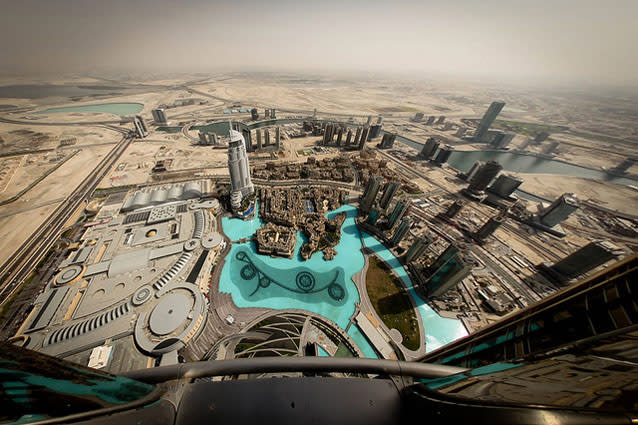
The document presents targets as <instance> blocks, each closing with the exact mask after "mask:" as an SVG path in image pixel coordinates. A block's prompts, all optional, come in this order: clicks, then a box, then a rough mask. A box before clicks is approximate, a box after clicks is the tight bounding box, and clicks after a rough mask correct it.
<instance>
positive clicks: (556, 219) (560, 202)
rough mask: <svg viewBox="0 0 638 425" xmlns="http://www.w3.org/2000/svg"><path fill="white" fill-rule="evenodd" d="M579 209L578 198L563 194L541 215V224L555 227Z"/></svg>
mask: <svg viewBox="0 0 638 425" xmlns="http://www.w3.org/2000/svg"><path fill="white" fill-rule="evenodd" d="M577 209H578V198H576V195H574V194H573V193H563V194H562V195H561V196H560V197H558V199H556V200H555V201H554V202H552V204H551V205H550V206H549V207H547V208H546V209H545V210H544V211H543V212H542V213H541V214H540V222H541V224H543V225H545V226H548V227H554V226H556V225H557V224H558V223H560V222H561V221H563V220H565V219H566V218H567V217H569V216H570V215H571V214H572V213H573V212H574V211H576V210H577Z"/></svg>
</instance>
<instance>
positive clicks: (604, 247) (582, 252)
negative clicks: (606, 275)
mask: <svg viewBox="0 0 638 425" xmlns="http://www.w3.org/2000/svg"><path fill="white" fill-rule="evenodd" d="M617 252H618V248H616V247H615V246H614V245H611V244H610V243H608V242H603V241H594V242H591V243H589V244H587V245H585V246H584V247H582V248H580V249H579V250H578V251H576V252H574V253H572V254H570V255H568V256H567V257H565V258H563V259H562V260H559V261H557V262H555V263H554V264H553V265H551V266H548V265H546V264H541V265H540V266H539V268H540V269H541V270H543V271H545V273H544V274H545V275H546V276H548V277H550V279H551V280H553V281H555V282H558V283H561V284H564V283H567V281H568V280H570V279H574V278H577V277H578V276H581V275H584V274H585V273H587V272H588V271H590V270H593V269H595V268H596V267H598V266H601V265H603V264H605V263H606V262H607V261H609V260H611V259H613V258H616V257H617Z"/></svg>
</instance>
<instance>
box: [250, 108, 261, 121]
mask: <svg viewBox="0 0 638 425" xmlns="http://www.w3.org/2000/svg"><path fill="white" fill-rule="evenodd" d="M250 117H251V118H252V119H253V121H254V120H258V119H259V111H257V108H253V109H251V110H250Z"/></svg>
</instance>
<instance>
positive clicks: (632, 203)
mask: <svg viewBox="0 0 638 425" xmlns="http://www.w3.org/2000/svg"><path fill="white" fill-rule="evenodd" d="M519 176H520V177H521V178H523V179H524V183H523V184H522V185H521V189H522V190H525V191H527V192H530V193H533V194H535V195H537V196H540V197H543V198H545V199H555V198H557V197H558V196H560V195H561V194H563V193H565V192H571V193H575V194H576V195H577V196H578V197H579V198H580V199H583V200H588V201H591V202H593V203H596V204H598V205H600V206H603V207H605V208H609V209H612V210H616V211H620V212H624V213H629V214H636V212H637V208H638V191H636V190H634V189H631V188H630V187H628V186H623V185H619V184H613V183H605V182H600V181H596V180H588V179H582V178H579V177H568V176H555V175H550V174H519Z"/></svg>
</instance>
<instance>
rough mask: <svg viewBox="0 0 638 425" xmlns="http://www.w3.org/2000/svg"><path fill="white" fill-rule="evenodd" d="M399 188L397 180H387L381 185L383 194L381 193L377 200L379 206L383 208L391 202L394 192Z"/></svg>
mask: <svg viewBox="0 0 638 425" xmlns="http://www.w3.org/2000/svg"><path fill="white" fill-rule="evenodd" d="M398 189H399V183H397V182H387V183H386V184H385V186H384V187H383V195H381V200H379V208H381V209H382V210H385V209H386V208H387V206H388V205H390V202H392V198H393V197H394V194H395V193H396V192H397V190H398Z"/></svg>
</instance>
